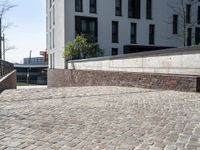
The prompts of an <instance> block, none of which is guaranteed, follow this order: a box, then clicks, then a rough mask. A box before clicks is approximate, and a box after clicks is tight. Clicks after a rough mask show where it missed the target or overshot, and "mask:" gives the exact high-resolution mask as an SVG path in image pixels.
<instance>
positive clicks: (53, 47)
mask: <svg viewBox="0 0 200 150" xmlns="http://www.w3.org/2000/svg"><path fill="white" fill-rule="evenodd" d="M53 48H55V34H54V29H53Z"/></svg>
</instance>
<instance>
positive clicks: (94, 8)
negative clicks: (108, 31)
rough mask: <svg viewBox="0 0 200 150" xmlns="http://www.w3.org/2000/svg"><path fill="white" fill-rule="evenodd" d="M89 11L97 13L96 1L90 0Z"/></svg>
mask: <svg viewBox="0 0 200 150" xmlns="http://www.w3.org/2000/svg"><path fill="white" fill-rule="evenodd" d="M90 13H97V1H96V0H90Z"/></svg>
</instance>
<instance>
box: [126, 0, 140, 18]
mask: <svg viewBox="0 0 200 150" xmlns="http://www.w3.org/2000/svg"><path fill="white" fill-rule="evenodd" d="M128 17H129V18H137V19H139V18H140V0H129V1H128Z"/></svg>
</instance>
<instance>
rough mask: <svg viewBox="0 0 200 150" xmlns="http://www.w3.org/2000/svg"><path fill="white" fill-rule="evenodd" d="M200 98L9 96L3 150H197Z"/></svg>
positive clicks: (117, 90) (0, 130) (156, 94)
mask: <svg viewBox="0 0 200 150" xmlns="http://www.w3.org/2000/svg"><path fill="white" fill-rule="evenodd" d="M199 121H200V94H198V93H184V92H176V91H159V90H149V89H139V88H129V87H103V86H102V87H69V88H49V89H48V88H46V89H45V88H38V89H19V90H7V91H4V92H3V93H2V94H0V150H4V149H6V150H9V149H10V150H12V149H15V150H17V149H27V150H29V149H34V150H37V149H38V150H51V149H52V150H62V149H63V150H67V149H69V150H78V149H83V150H87V149H88V150H102V149H105V150H107V149H108V150H112V149H113V150H117V149H119V150H129V149H130V150H133V149H138V150H139V149H141V150H146V149H147V150H163V149H164V150H173V149H177V150H189V149H192V150H196V149H197V150H198V149H199V147H200V124H199Z"/></svg>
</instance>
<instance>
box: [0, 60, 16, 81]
mask: <svg viewBox="0 0 200 150" xmlns="http://www.w3.org/2000/svg"><path fill="white" fill-rule="evenodd" d="M13 70H14V65H13V64H12V63H9V62H7V61H4V60H1V59H0V78H2V77H3V76H5V75H6V74H8V73H10V72H12V71H13Z"/></svg>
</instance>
